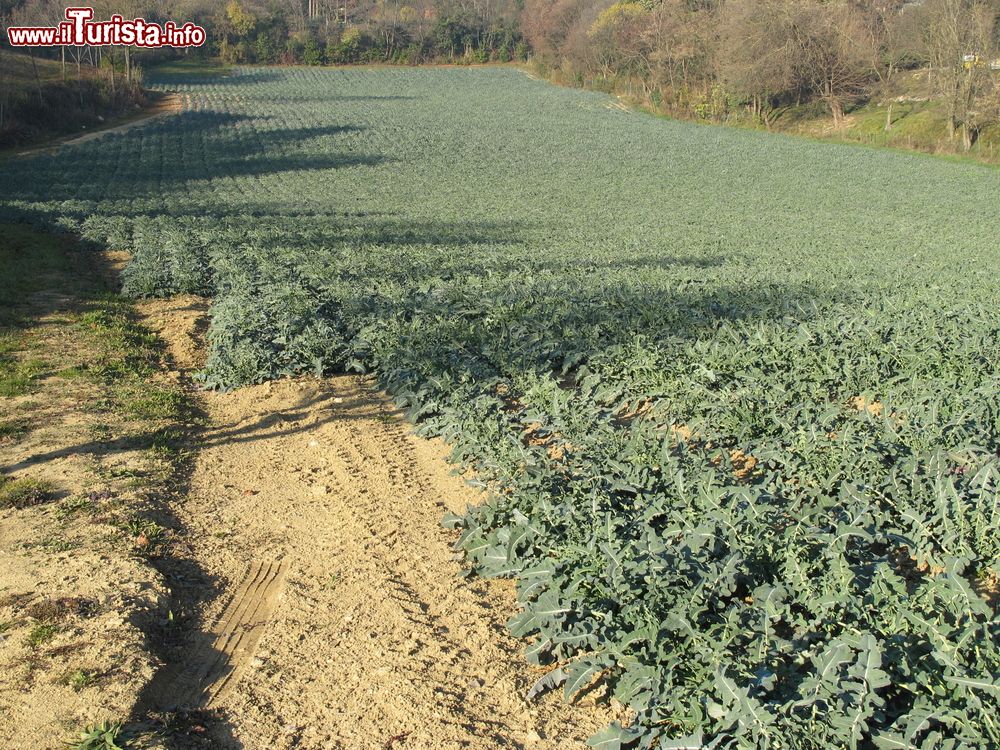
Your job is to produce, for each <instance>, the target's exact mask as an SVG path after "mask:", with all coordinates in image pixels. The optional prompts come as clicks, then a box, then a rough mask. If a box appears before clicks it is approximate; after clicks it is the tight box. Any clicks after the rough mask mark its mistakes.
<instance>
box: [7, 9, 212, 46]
mask: <svg viewBox="0 0 1000 750" xmlns="http://www.w3.org/2000/svg"><path fill="white" fill-rule="evenodd" d="M93 17H94V9H93V8H67V9H66V19H67V20H66V21H63V22H61V23H60V24H59V25H58V26H11V27H9V28H8V29H7V38H8V39H9V40H10V44H11V46H12V47H58V46H61V45H70V46H88V45H89V46H93V47H100V46H104V45H124V46H130V47H131V46H135V47H200V46H201V45H203V44H204V43H205V29H203V28H202V27H201V26H195V25H194V24H193V23H185V24H184V25H183V26H178V25H177V24H175V23H174V22H173V21H167V22H166V23H164V24H163V25H162V26H161V25H160V24H157V23H148V22H147V21H146V20H145V19H143V18H134V19H132V20H125V19H124V18H123V17H122V16H119V15H114V16H111V20H110V21H93V20H91V19H92V18H93Z"/></svg>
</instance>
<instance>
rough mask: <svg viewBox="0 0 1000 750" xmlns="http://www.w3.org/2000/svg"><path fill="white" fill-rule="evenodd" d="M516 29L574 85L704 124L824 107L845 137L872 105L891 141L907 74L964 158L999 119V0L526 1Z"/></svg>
mask: <svg viewBox="0 0 1000 750" xmlns="http://www.w3.org/2000/svg"><path fill="white" fill-rule="evenodd" d="M521 29H522V32H523V33H524V36H525V38H526V40H527V41H528V42H529V44H530V45H531V48H532V50H533V51H534V52H535V54H536V55H537V56H538V57H539V58H540V59H541V61H542V63H543V64H545V65H548V66H551V67H552V68H553V69H554V70H555V71H557V72H558V73H559V74H561V75H563V76H565V77H567V78H568V79H570V80H573V81H576V82H578V83H590V84H591V85H598V86H600V85H602V84H604V85H607V86H612V87H617V88H619V89H621V88H622V87H624V88H625V89H626V91H627V92H628V93H631V94H633V95H634V96H637V97H639V98H641V99H643V100H645V101H647V102H649V103H651V104H652V105H654V106H655V107H656V108H658V109H661V110H664V111H667V112H674V113H681V114H687V115H691V116H695V117H701V118H705V119H711V120H727V119H731V118H739V117H744V118H752V119H755V120H758V121H759V122H761V123H762V124H763V125H765V126H767V125H770V123H771V120H772V118H773V117H774V116H775V114H776V113H777V112H779V111H780V110H781V109H782V108H783V107H787V106H791V105H797V104H802V103H803V102H818V103H822V104H823V105H824V106H825V107H826V108H827V109H828V111H829V114H830V116H832V118H833V121H834V125H835V126H837V127H839V126H841V125H842V124H843V122H844V118H845V111H846V110H848V109H849V108H851V107H854V106H856V105H857V104H859V103H862V102H867V101H872V100H875V101H884V102H885V103H886V121H885V128H886V129H891V127H892V122H893V113H892V104H893V98H894V96H895V95H896V92H897V90H898V85H897V84H898V79H899V77H900V76H901V75H902V74H906V73H908V72H913V71H920V72H921V73H922V74H925V75H926V82H927V86H926V90H927V93H928V95H930V96H933V97H934V98H935V99H937V100H940V101H941V103H942V104H943V107H944V109H945V113H946V122H947V129H948V137H949V138H951V139H954V138H956V137H959V136H960V137H961V140H962V141H963V143H964V145H965V147H966V148H968V147H970V146H971V145H972V143H973V142H974V141H975V140H976V138H977V136H978V134H979V133H980V132H981V131H982V130H983V128H985V127H987V126H989V125H992V124H994V123H996V122H997V121H998V115H1000V44H998V41H1000V2H998V0H621V1H620V2H614V3H608V2H606V0H527V2H526V5H525V8H524V11H523V13H522V15H521Z"/></svg>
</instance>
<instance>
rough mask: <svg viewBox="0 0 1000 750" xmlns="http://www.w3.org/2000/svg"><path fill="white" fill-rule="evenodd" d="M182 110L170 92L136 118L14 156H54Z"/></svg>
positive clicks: (181, 100)
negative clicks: (72, 147) (67, 148)
mask: <svg viewBox="0 0 1000 750" xmlns="http://www.w3.org/2000/svg"><path fill="white" fill-rule="evenodd" d="M183 109H184V98H183V97H182V96H181V95H180V94H178V93H175V92H172V91H171V92H168V93H166V94H163V95H162V96H160V97H159V98H157V99H156V101H154V102H153V103H152V104H150V105H149V106H147V107H144V108H143V109H142V111H141V112H139V113H138V114H137V115H136V116H134V117H131V119H127V120H126V121H125V122H121V123H120V124H118V125H114V124H112V125H110V126H109V127H102V128H96V129H94V130H90V131H88V132H86V133H84V134H83V135H71V136H63V137H62V138H57V139H55V140H54V141H49V142H48V143H45V144H44V145H42V146H36V147H34V148H29V149H26V150H24V151H18V152H16V155H17V156H33V155H35V154H42V153H48V154H54V153H56V152H57V151H59V149H60V148H62V147H63V146H75V145H77V144H80V143H86V142H87V141H93V140H95V139H97V138H103V137H104V136H106V135H109V134H110V133H124V132H125V131H127V130H131V129H132V128H135V127H138V126H139V125H144V124H146V123H148V122H149V121H150V120H156V119H158V118H160V117H165V116H166V115H170V114H173V113H175V112H180V111H181V110H183Z"/></svg>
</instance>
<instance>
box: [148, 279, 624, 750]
mask: <svg viewBox="0 0 1000 750" xmlns="http://www.w3.org/2000/svg"><path fill="white" fill-rule="evenodd" d="M141 309H142V310H143V312H144V315H145V317H146V323H147V324H148V325H150V326H151V327H152V328H153V329H154V330H156V331H158V332H159V333H160V335H161V336H163V338H164V339H165V340H166V341H167V342H168V346H169V348H170V353H171V355H172V358H173V360H174V362H175V364H176V366H177V367H178V369H180V370H181V371H190V370H191V369H192V368H194V367H196V366H198V365H199V364H200V362H199V357H200V349H199V347H198V343H197V339H198V336H199V331H200V330H201V329H202V317H203V310H204V307H203V304H202V303H201V302H200V301H199V300H198V299H197V298H178V299H173V300H169V301H165V302H163V301H158V302H152V303H144V304H143V305H142V307H141ZM204 406H205V410H206V412H207V414H208V416H209V420H210V426H209V427H208V429H207V430H206V431H205V433H204V434H203V437H202V440H201V444H200V445H199V446H198V451H199V453H198V457H197V459H196V465H195V468H194V473H193V476H192V480H191V491H190V494H189V496H188V497H187V499H186V500H185V503H184V507H183V508H181V509H179V513H180V514H181V515H182V517H183V518H182V520H183V523H184V525H185V527H186V528H187V529H188V531H189V534H190V539H189V542H190V545H191V549H192V554H193V555H194V556H195V557H196V558H197V560H198V562H199V565H200V566H201V567H202V568H203V569H204V570H205V571H206V573H207V574H208V576H209V577H210V578H211V579H213V580H214V581H215V582H216V585H215V586H214V587H213V591H212V592H209V591H202V592H195V593H196V594H197V597H196V598H200V599H201V601H202V602H203V603H204V604H203V607H202V611H200V612H199V613H198V614H199V617H198V618H197V619H198V621H199V624H200V626H201V629H200V631H199V632H195V633H192V635H191V639H190V643H188V644H186V647H185V648H184V649H182V653H187V654H190V657H189V660H188V661H187V662H186V663H184V664H183V665H177V666H176V667H175V669H180V671H181V672H182V676H181V678H180V679H179V680H177V681H168V682H161V684H168V685H172V687H169V688H167V689H166V691H165V692H161V694H160V695H159V700H158V701H157V702H160V703H161V704H163V703H169V702H170V701H171V700H173V701H174V702H176V703H178V704H180V703H184V702H187V703H188V705H200V706H203V707H210V708H216V709H218V710H219V712H220V714H221V716H222V717H223V718H224V719H225V720H226V723H227V725H228V726H227V727H225V732H226V737H225V738H223V737H222V736H221V734H220V736H219V737H218V738H217V739H218V740H219V744H220V745H221V746H224V747H230V746H235V747H244V748H292V747H294V748H361V749H364V748H388V747H398V748H405V749H406V750H414V749H416V750H424V749H427V750H431V749H435V750H436V749H438V748H441V749H443V748H499V747H504V748H508V747H525V748H571V747H572V748H578V747H581V746H583V744H584V742H585V740H586V739H587V737H588V736H590V735H591V734H592V733H593V732H595V731H596V730H598V729H599V728H600V727H602V726H604V725H606V724H607V722H608V721H610V720H612V719H613V718H614V717H613V716H612V715H611V711H610V709H608V708H606V707H604V704H601V705H600V706H598V705H597V703H596V698H597V696H594V695H589V696H588V695H584V696H583V697H582V698H580V699H579V701H578V705H576V706H569V705H566V704H563V703H562V702H561V700H560V698H559V697H558V696H557V695H549V696H547V697H546V698H545V699H543V700H539V701H536V702H532V703H527V702H525V701H524V699H523V696H524V694H525V693H526V691H527V690H528V688H529V687H530V685H531V683H532V682H533V680H534V679H537V677H538V676H539V674H540V673H538V674H535V673H533V672H532V670H531V668H530V667H528V665H527V664H526V663H525V662H524V660H523V657H522V656H521V655H520V653H519V646H518V644H517V643H516V642H515V641H514V640H513V639H512V638H511V637H510V636H509V635H508V634H507V633H506V631H505V629H504V627H503V623H504V621H505V620H506V618H507V617H509V616H510V615H511V614H512V613H513V612H514V609H515V603H514V592H513V590H512V587H511V586H509V585H508V584H506V583H502V582H490V581H484V580H482V579H474V578H473V579H461V578H459V577H458V574H459V572H460V567H459V564H458V563H457V562H456V561H455V560H454V559H453V556H452V554H451V552H450V542H451V538H450V532H447V531H445V530H444V529H442V527H441V526H440V520H441V517H442V515H443V514H444V513H445V512H446V511H447V510H452V511H460V510H462V509H463V507H464V506H465V504H466V503H475V502H477V501H478V500H479V497H478V496H477V494H476V493H475V492H474V491H473V490H471V489H470V488H469V487H468V486H467V485H465V483H464V482H463V481H462V479H461V478H459V477H456V476H453V475H451V473H450V467H449V465H448V464H447V463H446V462H445V461H444V455H445V452H444V449H443V446H442V445H440V444H437V443H434V442H431V441H426V440H422V439H418V438H416V437H414V436H413V435H412V434H411V433H410V431H409V429H408V426H407V424H406V423H405V422H404V421H403V419H402V418H401V417H400V416H399V414H398V413H397V412H396V411H395V410H394V409H393V407H392V406H391V404H389V403H388V402H387V401H386V400H385V399H384V398H383V397H382V396H380V395H379V394H378V393H376V392H375V391H373V389H372V388H371V386H370V385H369V384H368V383H367V382H366V381H365V380H363V379H361V378H357V377H339V378H333V379H328V380H324V381H316V380H283V381H276V382H272V383H268V384H265V385H260V386H253V387H248V388H244V389H241V390H239V391H236V392H233V393H226V394H215V393H211V394H206V395H205V396H204ZM279 565H280V571H279V570H278V566H279ZM268 570H270V573H269V572H268ZM247 571H250V580H249V581H247V579H246V578H245V576H246V575H247ZM241 581H243V583H242V584H241ZM272 608H273V612H271V609H272ZM268 614H270V617H269V619H268V618H266V617H265V616H266V615H268ZM241 632H242V633H243V634H244V636H245V637H244V640H243V641H242V644H241V645H239V647H236V646H237V644H236V641H238V640H239V637H238V634H239V633H241ZM257 638H259V642H258V643H256V646H254V640H255V639H257ZM220 731H221V730H220ZM230 733H231V734H230Z"/></svg>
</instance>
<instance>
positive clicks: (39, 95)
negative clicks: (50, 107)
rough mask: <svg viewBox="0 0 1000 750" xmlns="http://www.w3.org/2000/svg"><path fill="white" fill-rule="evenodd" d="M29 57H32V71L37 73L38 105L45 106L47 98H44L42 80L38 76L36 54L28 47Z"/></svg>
mask: <svg viewBox="0 0 1000 750" xmlns="http://www.w3.org/2000/svg"><path fill="white" fill-rule="evenodd" d="M28 57H30V58H31V71H32V73H34V74H35V87H36V89H37V90H38V106H39V107H44V106H45V100H44V99H42V80H41V79H40V78H39V77H38V64H37V63H36V62H35V54H34V53H33V52H31V48H30V47H29V48H28Z"/></svg>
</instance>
